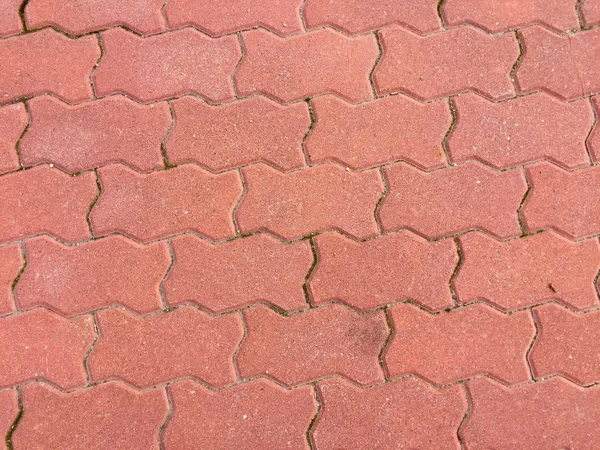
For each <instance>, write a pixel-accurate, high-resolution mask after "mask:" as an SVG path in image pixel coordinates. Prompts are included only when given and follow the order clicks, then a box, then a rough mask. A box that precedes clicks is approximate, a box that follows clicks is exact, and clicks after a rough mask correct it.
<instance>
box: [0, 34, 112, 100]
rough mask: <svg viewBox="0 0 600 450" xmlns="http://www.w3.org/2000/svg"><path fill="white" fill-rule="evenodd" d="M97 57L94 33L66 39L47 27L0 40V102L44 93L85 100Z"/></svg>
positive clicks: (89, 91) (89, 89)
mask: <svg viewBox="0 0 600 450" xmlns="http://www.w3.org/2000/svg"><path fill="white" fill-rule="evenodd" d="M99 56H100V47H99V46H98V41H97V39H96V37H95V36H83V37H80V38H78V39H69V38H68V37H66V36H64V35H62V34H60V33H58V32H57V31H54V30H52V29H50V28H47V29H44V30H41V31H37V32H35V33H29V34H25V35H22V36H14V37H11V38H9V39H4V40H0V61H2V71H0V103H8V102H10V101H13V100H16V99H18V98H24V97H33V96H36V95H41V94H46V93H48V94H53V95H56V96H57V97H60V98H61V99H63V100H65V101H67V102H70V103H76V102H82V101H84V100H89V99H91V98H92V96H93V92H92V87H91V85H90V73H91V72H92V69H93V67H94V64H96V61H97V60H98V57H99Z"/></svg>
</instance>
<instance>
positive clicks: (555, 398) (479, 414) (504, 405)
mask: <svg viewBox="0 0 600 450" xmlns="http://www.w3.org/2000/svg"><path fill="white" fill-rule="evenodd" d="M467 389H468V391H469V393H470V395H471V402H472V405H473V407H472V408H471V413H470V414H469V418H468V419H467V421H466V423H465V424H464V425H463V426H462V427H461V430H460V436H461V438H462V440H463V442H466V443H467V445H468V447H469V448H494V449H497V450H503V449H506V450H509V449H515V448H527V449H531V450H537V449H539V450H543V449H548V448H578V449H592V448H594V447H595V444H593V442H598V439H600V430H598V427H597V426H596V424H597V423H598V421H599V420H600V389H598V388H591V389H582V388H579V387H577V386H575V385H573V384H571V383H569V382H568V381H566V380H564V379H561V378H551V379H549V380H546V381H543V382H539V383H534V384H528V385H523V386H521V387H518V388H513V389H510V388H506V387H504V386H502V385H500V384H498V383H496V382H494V381H492V380H489V379H486V378H479V379H476V380H473V381H469V382H468V383H467Z"/></svg>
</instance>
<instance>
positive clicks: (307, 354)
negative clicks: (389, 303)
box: [236, 305, 389, 386]
mask: <svg viewBox="0 0 600 450" xmlns="http://www.w3.org/2000/svg"><path fill="white" fill-rule="evenodd" d="M243 315H244V320H245V322H246V337H245V338H244V341H243V342H242V345H241V346H240V350H239V352H238V354H237V356H236V362H237V366H238V369H239V372H240V376H241V377H243V378H250V377H255V376H260V375H263V376H269V377H271V378H273V379H274V380H277V381H279V382H281V383H283V384H285V385H287V386H293V385H298V384H302V383H307V382H310V381H314V380H317V379H319V378H323V377H328V376H333V375H341V376H344V377H347V378H349V379H351V380H352V381H353V382H355V383H358V384H361V385H368V384H374V383H378V382H381V381H383V372H382V371H381V367H380V366H379V361H378V355H379V353H380V352H381V348H382V347H383V344H384V343H385V341H386V339H387V337H388V334H389V330H388V327H387V324H386V319H385V314H384V312H383V311H374V312H371V313H368V314H357V313H354V312H352V311H350V310H349V309H347V308H345V307H343V306H341V305H329V306H324V307H321V308H319V309H315V310H310V311H307V312H304V313H299V314H296V315H293V316H290V317H284V316H281V315H279V314H277V313H276V312H275V311H273V310H271V309H269V308H267V307H266V306H254V307H253V308H250V309H246V310H244V311H243Z"/></svg>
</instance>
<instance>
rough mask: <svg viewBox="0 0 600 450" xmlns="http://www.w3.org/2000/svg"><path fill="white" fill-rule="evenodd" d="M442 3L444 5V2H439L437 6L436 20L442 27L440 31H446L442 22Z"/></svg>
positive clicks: (441, 0)
mask: <svg viewBox="0 0 600 450" xmlns="http://www.w3.org/2000/svg"><path fill="white" fill-rule="evenodd" d="M444 3H446V0H440V1H439V3H438V4H437V8H436V11H437V15H438V19H439V21H440V24H441V26H442V30H446V29H447V28H446V21H445V20H444Z"/></svg>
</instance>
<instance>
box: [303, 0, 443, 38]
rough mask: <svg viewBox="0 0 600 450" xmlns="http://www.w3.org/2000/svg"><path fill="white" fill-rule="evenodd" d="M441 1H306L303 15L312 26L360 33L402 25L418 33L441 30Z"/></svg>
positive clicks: (309, 26)
mask: <svg viewBox="0 0 600 450" xmlns="http://www.w3.org/2000/svg"><path fill="white" fill-rule="evenodd" d="M437 6H438V1H437V0H404V1H401V2H399V1H395V0H379V1H359V2H356V1H352V0H337V1H335V2H334V1H330V0H306V2H305V4H304V9H303V16H304V19H305V21H306V25H307V27H308V28H316V27H323V26H332V27H335V28H338V29H340V30H342V31H344V32H345V33H349V34H359V33H365V32H367V31H373V30H376V29H378V28H381V27H384V26H388V25H393V24H398V25H401V26H403V27H406V28H410V29H413V30H415V31H418V32H423V33H427V32H432V31H436V30H439V29H440V21H439V18H438V14H437Z"/></svg>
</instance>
